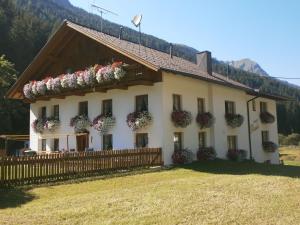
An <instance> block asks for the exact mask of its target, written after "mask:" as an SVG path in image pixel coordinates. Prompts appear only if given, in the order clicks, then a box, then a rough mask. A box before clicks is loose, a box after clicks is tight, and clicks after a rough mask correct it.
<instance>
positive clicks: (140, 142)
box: [135, 134, 148, 148]
mask: <svg viewBox="0 0 300 225" xmlns="http://www.w3.org/2000/svg"><path fill="white" fill-rule="evenodd" d="M135 146H136V147H137V148H146V147H148V134H136V140H135Z"/></svg>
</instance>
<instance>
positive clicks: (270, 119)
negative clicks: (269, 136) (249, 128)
mask: <svg viewBox="0 0 300 225" xmlns="http://www.w3.org/2000/svg"><path fill="white" fill-rule="evenodd" d="M260 120H261V122H262V123H274V121H275V117H274V116H273V115H272V114H271V113H269V112H261V113H260Z"/></svg>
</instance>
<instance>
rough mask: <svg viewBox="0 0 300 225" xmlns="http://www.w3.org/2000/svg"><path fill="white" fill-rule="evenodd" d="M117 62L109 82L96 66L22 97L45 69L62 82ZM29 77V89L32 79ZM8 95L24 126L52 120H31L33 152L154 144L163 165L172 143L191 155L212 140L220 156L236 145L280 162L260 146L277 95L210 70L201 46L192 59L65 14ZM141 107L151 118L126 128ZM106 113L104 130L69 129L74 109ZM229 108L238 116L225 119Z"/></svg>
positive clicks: (271, 124)
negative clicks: (86, 77) (204, 121)
mask: <svg viewBox="0 0 300 225" xmlns="http://www.w3.org/2000/svg"><path fill="white" fill-rule="evenodd" d="M49 61H50V62H49ZM116 61H118V62H120V61H122V62H123V64H124V65H125V64H126V66H124V74H125V75H124V76H125V78H122V79H120V80H115V81H114V82H113V83H105V82H104V83H100V82H97V78H96V74H98V72H99V74H100V70H98V72H97V71H96V69H95V71H96V72H95V73H94V75H95V78H94V82H95V84H93V85H92V86H87V85H86V86H84V87H79V85H78V84H76V88H73V89H72V88H70V85H69V86H68V88H65V89H64V88H62V90H60V91H59V92H54V91H52V92H51V91H46V92H45V93H43V94H41V93H38V94H36V95H35V96H26V93H25V89H24V85H26V84H28V82H30V81H32V80H36V81H39V80H43V79H44V80H45V83H47V81H46V80H49V79H47V77H49V75H50V76H51V77H53V78H55V77H58V76H59V75H60V77H61V78H60V82H63V81H62V80H63V79H64V75H65V74H76V73H75V72H74V71H79V70H84V69H85V68H87V67H89V66H93V65H95V64H102V65H107V64H111V62H116ZM94 68H95V67H94ZM115 71H116V69H115ZM61 74H64V75H61ZM78 74H79V76H80V73H78ZM79 76H77V78H76V79H77V82H79V81H78V79H79V78H78V77H79ZM29 84H30V85H31V86H30V88H32V85H34V83H29ZM47 84H48V83H47ZM86 84H87V83H86ZM60 85H61V84H60ZM62 86H63V85H62ZM46 87H48V85H46V86H45V88H46ZM30 90H31V89H30ZM37 92H38V91H37ZM30 93H31V94H34V93H35V92H33V93H32V92H30ZM8 97H10V98H15V99H24V101H27V102H28V103H30V124H31V125H33V124H35V125H36V124H37V121H38V120H39V119H40V118H49V117H51V118H56V119H57V120H59V125H58V126H55V129H53V130H52V129H48V130H47V129H45V130H43V131H42V132H38V131H37V128H36V126H30V148H31V149H33V150H35V151H39V152H43V151H44V152H51V151H72V150H74V151H85V150H94V151H97V150H107V149H120V150H121V149H131V148H142V147H161V148H162V151H163V160H164V163H165V164H166V165H168V164H171V163H172V154H173V152H174V150H177V149H183V148H186V149H189V150H190V151H191V152H193V157H194V159H196V153H197V151H198V149H199V148H204V147H213V148H214V149H215V151H216V154H217V157H218V158H224V159H225V158H226V155H227V152H228V150H229V149H243V150H245V152H246V154H247V156H246V157H247V158H253V159H254V160H255V161H257V162H266V161H268V162H271V163H274V164H276V163H279V153H278V151H277V150H274V151H273V150H272V151H266V149H265V146H264V143H267V142H271V143H273V144H275V145H276V144H278V132H277V122H276V119H275V120H272V118H271V120H270V121H267V122H266V121H265V120H264V119H263V118H262V116H261V115H262V113H265V114H266V113H267V114H268V115H273V118H276V101H277V100H282V99H281V98H280V97H276V96H272V95H268V94H263V93H260V92H258V91H256V90H253V89H252V88H250V87H247V86H245V85H243V84H240V83H238V82H235V81H232V80H230V79H227V78H225V77H223V76H221V75H219V74H216V73H213V72H212V65H211V55H210V52H207V51H206V52H201V53H199V54H198V55H197V62H196V63H192V62H189V61H186V60H184V59H181V58H179V57H175V56H173V54H172V51H170V54H167V53H163V52H159V51H156V50H153V49H149V48H146V47H144V46H139V45H138V44H134V43H131V42H128V41H125V40H122V37H119V38H115V37H111V36H108V35H105V34H103V33H100V32H97V31H95V30H91V29H89V28H86V27H82V26H80V25H77V24H74V23H71V22H69V21H65V22H64V23H63V24H62V26H61V27H60V28H59V29H58V31H57V32H56V33H55V34H54V35H53V36H52V38H51V39H50V40H49V41H48V43H47V44H46V45H45V47H44V48H43V49H42V50H41V52H40V53H39V54H38V56H37V57H36V58H35V59H34V61H33V62H32V63H31V65H29V67H28V68H27V69H26V70H25V71H24V73H23V74H22V75H21V77H20V78H19V80H18V81H17V83H16V84H15V85H14V86H13V87H12V88H11V90H10V91H9V93H8ZM145 111H146V112H149V115H151V119H150V120H149V121H148V123H147V124H146V125H145V126H140V127H138V129H132V127H130V126H129V122H128V121H129V116H130V113H139V112H145ZM182 111H185V112H187V114H188V118H189V121H188V123H187V124H184V125H180V124H179V125H178V124H176V123H175V122H174V118H173V117H172V115H173V112H182ZM207 112H209V113H210V115H212V116H213V122H212V123H211V124H210V126H200V125H199V123H198V122H197V121H198V120H197V118H198V115H199V114H201V115H202V114H203V113H207ZM108 114H109V115H110V116H111V117H112V118H113V124H112V125H111V126H110V127H109V129H107V130H106V131H105V132H99V130H97V129H95V127H96V126H86V127H85V129H84V130H80V131H76V129H74V126H71V125H70V122H71V124H72V120H71V119H72V118H74V117H76V116H78V115H84V116H86V117H87V118H89V119H90V121H91V122H92V124H94V125H95V124H96V122H97V119H96V118H98V116H99V115H108ZM228 115H239V116H240V117H239V118H242V119H240V121H238V122H237V123H238V124H237V125H232V124H230V123H229V122H228ZM234 118H236V117H234ZM95 121H96V122H95ZM234 124H235V123H234ZM96 125H97V124H96Z"/></svg>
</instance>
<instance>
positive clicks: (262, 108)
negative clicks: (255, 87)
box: [260, 102, 268, 112]
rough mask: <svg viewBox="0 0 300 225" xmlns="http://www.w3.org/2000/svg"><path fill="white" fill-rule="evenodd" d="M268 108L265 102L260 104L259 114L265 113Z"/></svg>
mask: <svg viewBox="0 0 300 225" xmlns="http://www.w3.org/2000/svg"><path fill="white" fill-rule="evenodd" d="M267 111H268V107H267V103H266V102H260V112H267Z"/></svg>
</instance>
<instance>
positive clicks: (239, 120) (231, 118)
mask: <svg viewBox="0 0 300 225" xmlns="http://www.w3.org/2000/svg"><path fill="white" fill-rule="evenodd" d="M225 119H226V123H227V125H228V126H230V127H232V128H236V127H240V126H241V125H242V124H243V122H244V117H243V116H242V115H241V114H226V115H225Z"/></svg>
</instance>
